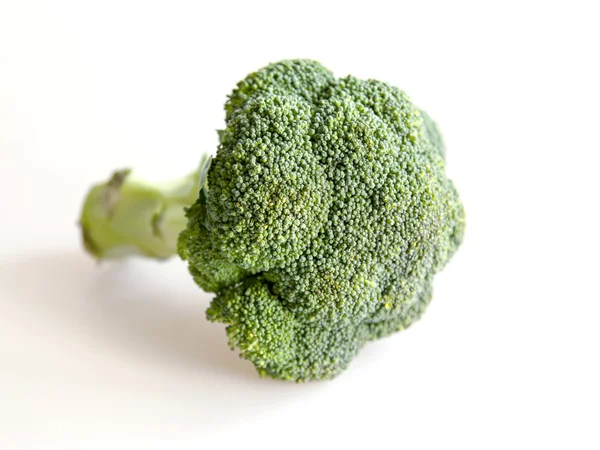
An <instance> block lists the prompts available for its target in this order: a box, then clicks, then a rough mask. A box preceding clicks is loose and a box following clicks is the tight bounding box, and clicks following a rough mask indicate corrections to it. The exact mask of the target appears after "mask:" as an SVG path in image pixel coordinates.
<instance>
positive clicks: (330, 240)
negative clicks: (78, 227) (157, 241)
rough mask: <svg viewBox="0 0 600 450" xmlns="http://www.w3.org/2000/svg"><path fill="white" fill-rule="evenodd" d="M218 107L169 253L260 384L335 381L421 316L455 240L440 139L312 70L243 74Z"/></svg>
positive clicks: (376, 97) (288, 66)
mask: <svg viewBox="0 0 600 450" xmlns="http://www.w3.org/2000/svg"><path fill="white" fill-rule="evenodd" d="M225 111H226V126H225V129H224V130H222V131H220V132H219V137H220V144H219V147H218V149H217V152H216V156H215V157H214V158H213V159H212V160H208V161H205V162H204V163H203V164H202V167H201V168H200V170H199V179H200V181H199V194H198V196H197V199H196V201H195V202H194V203H193V204H192V205H190V206H189V208H187V210H186V215H187V225H186V226H185V228H184V229H183V230H182V231H181V234H180V235H179V240H178V242H177V245H176V247H177V252H178V253H179V255H180V256H181V258H183V259H184V260H186V261H188V263H189V270H190V272H191V274H192V276H193V277H194V280H195V281H196V283H197V284H198V285H199V286H200V287H201V288H203V289H204V290H206V291H209V292H214V293H216V295H215V297H214V299H213V300H212V303H211V305H210V307H209V308H208V311H207V317H208V319H209V320H211V321H218V322H223V323H225V324H227V325H228V326H227V335H228V338H229V342H230V345H231V346H232V347H238V348H239V349H240V352H241V356H242V357H244V358H246V359H248V360H250V361H251V362H252V363H254V365H255V366H256V367H257V369H258V371H259V373H260V374H263V375H267V376H270V377H273V378H279V379H285V380H294V381H304V380H320V379H329V378H333V377H335V376H336V375H337V374H339V373H340V372H341V371H342V370H344V369H345V368H346V367H347V366H348V364H349V363H350V361H351V360H352V358H353V357H354V356H355V355H356V354H357V353H358V351H359V350H360V348H361V347H362V346H363V344H365V343H366V342H367V341H370V340H374V339H377V338H380V337H384V336H387V335H389V334H391V333H393V332H395V331H399V330H402V329H404V328H406V327H408V326H409V325H411V324H412V323H413V322H414V321H415V320H416V319H418V318H419V317H420V315H421V314H422V313H423V311H424V310H425V308H426V307H427V304H428V303H429V301H430V300H431V295H432V282H433V277H434V275H435V274H436V273H437V272H438V271H439V270H440V269H442V267H444V265H445V264H446V263H447V262H448V260H449V259H450V257H451V256H452V254H453V253H454V252H455V251H456V249H457V248H458V246H459V245H460V243H461V241H462V238H463V232H464V210H463V207H462V204H461V202H460V199H459V197H458V194H457V191H456V190H455V188H454V185H453V184H452V182H451V181H450V180H449V179H448V178H447V177H446V175H445V172H444V170H445V149H444V145H443V142H442V138H441V136H440V133H439V130H438V128H437V126H436V124H435V123H434V122H433V121H432V120H431V118H430V117H429V116H428V115H426V114H425V113H424V112H423V111H420V110H419V109H417V108H416V107H415V106H414V105H413V104H412V102H411V101H410V99H409V98H408V97H407V95H406V94H405V93H404V92H402V91H401V90H399V89H397V88H395V87H393V86H390V85H389V84H386V83H383V82H380V81H376V80H360V79H357V78H355V77H352V76H348V77H345V78H335V77H334V76H333V74H332V73H331V72H330V71H329V70H327V69H326V68H325V67H323V66H322V65H321V64H319V63H317V62H315V61H309V60H290V61H282V62H279V63H275V64H271V65H269V66H267V67H265V68H263V69H262V70H259V71H258V72H255V73H252V74H251V75H249V76H248V77H247V78H246V79H244V80H243V81H241V82H240V83H239V84H238V85H237V88H236V89H235V90H234V91H233V93H232V94H231V95H230V97H229V100H228V101H227V103H226V105H225ZM86 229H87V239H88V241H90V239H91V238H90V236H91V234H90V232H89V231H90V230H89V226H88V227H86ZM103 233H104V232H103V231H100V232H99V234H100V235H101V234H103ZM123 244H124V245H125V244H128V242H124V243H123ZM88 245H90V243H89V242H88ZM174 247H175V243H174V242H172V243H171V244H170V248H174ZM97 253H99V252H97ZM146 254H151V253H150V252H146Z"/></svg>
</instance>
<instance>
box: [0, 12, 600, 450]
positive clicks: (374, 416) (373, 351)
mask: <svg viewBox="0 0 600 450" xmlns="http://www.w3.org/2000/svg"><path fill="white" fill-rule="evenodd" d="M494 3H495V4H496V6H494ZM594 3H595V2H593V1H589V2H583V1H568V2H567V1H565V2H553V1H544V2H541V1H540V2H533V1H503V2H485V1H477V2H462V1H458V2H457V1H443V2H442V1H440V2H428V1H416V0H411V1H410V2H397V1H394V2H387V3H384V2H379V1H374V0H370V1H364V2H351V1H345V2H339V3H333V2H327V1H315V2H313V1H302V2H285V1H278V2H260V1H245V2H232V1H223V2H216V1H215V2H200V1H190V2H178V1H165V2H160V3H159V2H151V1H133V0H119V1H98V2H90V1H53V2H38V3H36V2H32V1H23V0H19V1H7V0H0V249H1V251H0V448H3V449H20V448H40V449H48V448H61V449H67V448H74V449H93V448H111V449H112V448H128V449H137V448H143V449H151V448H165V449H175V448H196V449H198V448H211V447H212V446H213V445H219V446H220V448H241V447H244V448H296V447H297V448H303V449H307V448H344V447H345V446H348V445H353V446H356V448H361V447H362V448H409V449H418V448H433V449H440V448H460V449H482V448H485V449H495V448H502V449H505V448H524V449H532V448H560V449H564V448H574V449H575V448H576V449H587V448H590V449H591V448H596V449H597V448H599V447H600V388H599V386H598V384H599V381H600V369H599V359H600V358H599V356H600V348H599V346H600V326H599V325H598V323H599V318H600V295H599V294H598V288H597V286H598V285H597V283H596V282H595V277H596V276H598V269H599V268H600V264H599V259H598V257H599V254H600V253H599V251H600V247H599V244H598V241H599V240H598V232H599V228H600V227H599V225H600V224H599V223H598V220H597V212H598V206H599V200H598V198H599V194H600V190H599V188H598V180H597V178H598V173H599V172H598V164H599V163H600V157H599V154H600V143H599V142H600V139H599V130H598V128H599V125H598V124H599V119H600V115H599V113H598V105H599V104H600V89H599V80H600V71H599V70H598V57H599V53H598V43H599V42H600V33H599V31H598V30H599V26H598V22H597V20H598V13H597V12H595V11H594V10H593V6H594ZM296 57H306V58H313V59H317V60H320V61H321V62H322V63H323V64H325V65H326V66H328V67H329V68H330V69H332V70H333V71H334V72H335V73H336V74H337V75H339V76H345V75H347V74H349V73H351V74H354V75H356V76H359V77H364V78H366V77H373V78H378V79H380V80H383V81H387V82H390V83H392V84H395V85H397V86H399V87H400V88H402V89H404V90H405V91H406V92H407V93H408V94H409V95H410V96H411V97H412V98H413V100H414V101H415V102H416V103H417V104H418V105H419V106H420V107H422V108H423V109H425V110H427V111H428V112H429V113H430V114H431V115H432V116H433V117H434V118H435V119H436V120H437V121H438V122H439V124H440V126H441V128H442V131H443V132H444V136H445V138H446V141H447V146H448V173H449V175H450V176H451V177H452V178H453V180H454V181H455V183H456V185H457V187H458V189H459V191H460V193H461V195H462V198H463V200H464V203H465V207H466V210H467V219H468V228H467V234H466V239H465V242H464V245H463V247H462V248H461V250H460V251H459V252H458V253H457V255H456V257H455V258H454V260H453V261H452V262H451V263H450V264H449V266H448V267H447V268H446V270H445V271H444V272H443V273H442V274H440V275H439V276H438V278H437V281H436V291H435V297H434V301H433V302H432V304H431V306H430V308H429V310H428V312H427V313H426V314H425V316H424V317H423V319H422V320H421V321H420V322H418V323H417V324H416V325H414V327H412V328H410V329H409V330H407V331H405V332H402V333H400V334H397V335H395V336H393V337H391V338H388V339H385V340H381V341H378V342H376V343H371V344H368V345H367V346H366V347H365V348H364V349H363V351H362V353H361V354H360V355H359V356H358V357H357V358H356V359H355V361H354V362H353V363H352V365H351V367H350V369H349V370H347V371H346V372H345V373H344V374H343V375H341V376H340V377H339V378H337V379H336V380H335V381H332V382H323V383H309V384H298V385H296V384H286V383H282V382H278V381H273V380H268V379H259V378H258V377H257V375H256V373H255V371H254V369H253V367H252V365H251V364H250V363H248V362H246V361H244V360H241V359H239V358H238V357H237V356H236V353H234V352H231V351H230V350H229V349H228V347H227V345H226V338H225V335H224V332H223V328H222V327H221V326H220V325H216V324H209V323H207V322H206V320H205V318H204V310H205V308H206V306H207V304H208V302H209V300H210V297H209V296H208V295H206V294H203V293H202V292H201V291H200V290H199V289H198V288H197V287H196V286H195V285H194V283H193V282H192V280H191V278H190V277H189V276H188V274H187V271H186V268H185V265H184V264H183V263H181V262H179V261H175V260H173V261H171V262H169V263H166V264H160V263H155V262H146V261H142V260H131V261H128V262H125V263H118V264H114V263H110V264H102V265H100V266H98V265H96V264H95V263H94V262H93V261H92V260H91V259H90V258H89V257H88V256H87V255H85V254H84V253H83V252H82V250H81V248H80V242H79V236H78V229H77V226H76V221H77V218H78V214H79V207H80V204H81V200H82V198H83V197H84V195H85V193H86V190H87V187H88V186H89V184H90V183H92V182H95V181H99V180H102V179H104V178H106V177H107V176H108V174H109V173H110V172H111V171H112V169H114V168H118V167H124V166H133V167H135V168H137V169H139V170H141V172H142V173H146V174H148V175H149V176H154V177H159V178H165V177H166V178H168V177H171V176H177V175H179V174H183V173H185V172H187V171H189V170H190V169H191V168H194V167H195V166H196V164H197V162H198V160H199V157H200V155H201V153H203V152H212V151H214V149H215V147H216V142H217V138H216V133H215V131H214V130H215V129H216V128H220V127H222V124H223V116H224V114H223V110H222V107H223V103H224V101H225V99H226V95H227V94H228V93H229V92H230V91H231V89H232V88H233V86H234V85H235V83H236V82H237V81H238V80H240V79H242V78H243V77H244V76H245V75H246V74H247V73H249V72H251V71H254V70H257V69H259V68H260V67H262V66H264V65H265V64H267V63H269V62H273V61H277V60H279V59H284V58H296ZM351 448H353V447H351Z"/></svg>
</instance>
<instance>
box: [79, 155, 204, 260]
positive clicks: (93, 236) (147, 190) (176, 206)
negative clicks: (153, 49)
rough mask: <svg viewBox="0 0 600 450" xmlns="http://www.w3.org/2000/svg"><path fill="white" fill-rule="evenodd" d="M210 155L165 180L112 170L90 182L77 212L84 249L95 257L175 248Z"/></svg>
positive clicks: (156, 253) (161, 254) (160, 253)
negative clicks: (104, 178)
mask: <svg viewBox="0 0 600 450" xmlns="http://www.w3.org/2000/svg"><path fill="white" fill-rule="evenodd" d="M208 166H210V158H209V157H204V158H203V160H202V163H201V165H200V168H199V169H198V170H196V171H194V172H192V173H190V174H188V175H186V176H185V177H183V178H181V179H179V180H175V181H171V182H168V183H163V184H158V183H149V182H147V181H145V180H142V179H139V178H136V177H135V174H132V172H131V170H129V169H124V170H119V171H116V172H115V173H114V174H113V175H112V176H111V177H110V179H109V180H108V181H107V182H105V183H101V184H97V185H95V186H93V187H92V188H91V189H90V191H89V193H88V195H87V197H86V199H85V202H84V205H83V210H82V213H81V219H80V224H81V234H82V239H83V244H84V246H85V248H86V250H87V251H88V252H90V253H91V254H92V255H94V256H95V257H96V258H98V259H113V258H123V257H126V256H131V255H144V256H148V257H154V258H160V259H162V258H168V257H170V256H174V255H176V254H177V239H178V237H179V234H180V233H181V232H182V231H183V230H184V229H185V228H186V226H187V218H186V217H185V208H187V207H188V206H190V205H192V204H193V203H194V202H195V201H196V199H197V198H198V190H199V185H200V183H202V184H205V182H204V181H200V179H201V178H203V179H204V180H205V179H206V172H207V170H208Z"/></svg>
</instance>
